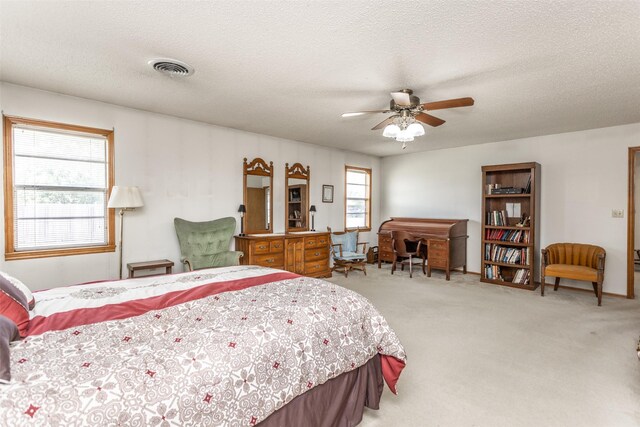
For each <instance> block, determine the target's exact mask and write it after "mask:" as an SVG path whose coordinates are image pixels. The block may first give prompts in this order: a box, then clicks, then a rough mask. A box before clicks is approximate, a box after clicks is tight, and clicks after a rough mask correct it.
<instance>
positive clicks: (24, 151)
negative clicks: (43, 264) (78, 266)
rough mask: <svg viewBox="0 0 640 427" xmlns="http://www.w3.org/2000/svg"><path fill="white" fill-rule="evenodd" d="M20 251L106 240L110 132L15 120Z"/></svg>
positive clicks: (16, 216) (16, 231)
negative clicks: (86, 131)
mask: <svg viewBox="0 0 640 427" xmlns="http://www.w3.org/2000/svg"><path fill="white" fill-rule="evenodd" d="M12 132H13V134H12V136H13V138H12V140H13V218H14V224H13V230H14V247H15V250H16V251H28V250H37V249H54V248H72V247H82V246H94V245H105V244H107V243H108V235H107V228H108V227H107V218H108V216H107V191H108V163H107V159H108V153H107V147H108V143H107V138H106V137H104V136H102V135H93V134H82V133H76V132H70V131H69V132H67V131H59V130H52V129H47V128H37V127H32V126H27V125H14V126H13V130H12Z"/></svg>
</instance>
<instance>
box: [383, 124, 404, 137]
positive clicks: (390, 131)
mask: <svg viewBox="0 0 640 427" xmlns="http://www.w3.org/2000/svg"><path fill="white" fill-rule="evenodd" d="M400 132H401V130H400V127H398V125H394V124H390V125H387V127H385V128H384V131H383V132H382V136H386V137H387V138H395V137H396V136H397V135H398V134H399V133H400Z"/></svg>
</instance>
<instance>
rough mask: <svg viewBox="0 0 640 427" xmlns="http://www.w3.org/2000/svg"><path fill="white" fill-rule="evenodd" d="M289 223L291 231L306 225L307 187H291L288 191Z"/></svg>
mask: <svg viewBox="0 0 640 427" xmlns="http://www.w3.org/2000/svg"><path fill="white" fill-rule="evenodd" d="M287 191H288V192H289V194H288V195H287V222H288V227H289V228H290V229H294V228H303V227H305V224H306V216H307V213H306V200H305V197H306V195H307V186H306V185H290V186H289V188H288V189H287Z"/></svg>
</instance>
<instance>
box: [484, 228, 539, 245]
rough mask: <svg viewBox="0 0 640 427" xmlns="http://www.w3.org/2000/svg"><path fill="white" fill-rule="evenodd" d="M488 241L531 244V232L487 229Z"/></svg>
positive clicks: (486, 237)
mask: <svg viewBox="0 0 640 427" xmlns="http://www.w3.org/2000/svg"><path fill="white" fill-rule="evenodd" d="M485 239H487V240H502V241H503V242H514V243H529V230H492V229H487V233H486V235H485Z"/></svg>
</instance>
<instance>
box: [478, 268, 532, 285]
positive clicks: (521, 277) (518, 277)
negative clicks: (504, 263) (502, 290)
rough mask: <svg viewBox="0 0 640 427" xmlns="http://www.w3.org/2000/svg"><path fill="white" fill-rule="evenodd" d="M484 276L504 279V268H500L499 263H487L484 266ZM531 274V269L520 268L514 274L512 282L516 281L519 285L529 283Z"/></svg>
mask: <svg viewBox="0 0 640 427" xmlns="http://www.w3.org/2000/svg"><path fill="white" fill-rule="evenodd" d="M484 276H485V277H486V278H487V279H490V280H501V281H504V278H503V277H502V270H501V269H500V266H499V265H486V266H485V267H484ZM530 276H531V270H527V269H525V268H519V269H517V270H516V272H515V274H514V275H513V278H512V279H511V283H516V284H518V285H528V284H529V279H530Z"/></svg>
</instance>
